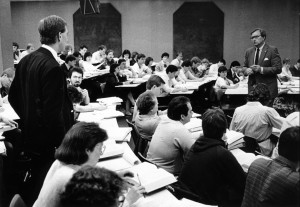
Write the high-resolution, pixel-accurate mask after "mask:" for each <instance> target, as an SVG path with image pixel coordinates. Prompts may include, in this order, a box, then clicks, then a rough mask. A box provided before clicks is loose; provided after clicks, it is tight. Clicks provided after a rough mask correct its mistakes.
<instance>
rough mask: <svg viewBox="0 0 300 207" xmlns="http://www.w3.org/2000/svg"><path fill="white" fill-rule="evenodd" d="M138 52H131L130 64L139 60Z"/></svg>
mask: <svg viewBox="0 0 300 207" xmlns="http://www.w3.org/2000/svg"><path fill="white" fill-rule="evenodd" d="M138 54H139V53H138V52H136V51H134V52H132V54H131V59H130V66H133V65H134V64H135V63H136V62H137V56H138Z"/></svg>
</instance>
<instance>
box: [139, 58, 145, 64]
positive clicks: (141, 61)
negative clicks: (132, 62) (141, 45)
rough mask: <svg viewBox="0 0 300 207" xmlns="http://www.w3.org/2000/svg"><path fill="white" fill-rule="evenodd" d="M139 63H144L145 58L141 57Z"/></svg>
mask: <svg viewBox="0 0 300 207" xmlns="http://www.w3.org/2000/svg"><path fill="white" fill-rule="evenodd" d="M138 63H139V64H140V65H141V64H144V63H145V58H143V57H142V58H140V59H138Z"/></svg>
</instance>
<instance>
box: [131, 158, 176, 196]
mask: <svg viewBox="0 0 300 207" xmlns="http://www.w3.org/2000/svg"><path fill="white" fill-rule="evenodd" d="M130 171H131V172H133V173H134V178H132V179H133V180H135V181H136V182H137V183H139V182H140V183H141V185H142V186H144V187H145V191H146V192H147V193H149V192H152V191H154V190H157V189H159V188H162V187H164V186H167V185H169V184H171V183H174V182H176V181H177V180H176V178H175V177H174V175H173V174H171V173H169V172H167V171H166V170H164V169H162V168H157V167H156V166H155V165H152V164H150V163H148V162H143V163H141V164H139V165H135V166H133V167H132V168H130ZM137 175H138V176H137ZM138 177H139V178H138Z"/></svg>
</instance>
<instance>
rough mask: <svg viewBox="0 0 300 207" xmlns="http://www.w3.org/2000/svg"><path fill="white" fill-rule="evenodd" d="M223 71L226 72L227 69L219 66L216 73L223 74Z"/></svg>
mask: <svg viewBox="0 0 300 207" xmlns="http://www.w3.org/2000/svg"><path fill="white" fill-rule="evenodd" d="M223 71H227V68H226V67H225V66H220V67H219V68H218V73H221V72H223Z"/></svg>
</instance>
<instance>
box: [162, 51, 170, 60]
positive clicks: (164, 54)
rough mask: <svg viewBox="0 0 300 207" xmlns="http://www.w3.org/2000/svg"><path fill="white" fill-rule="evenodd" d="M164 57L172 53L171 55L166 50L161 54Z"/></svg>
mask: <svg viewBox="0 0 300 207" xmlns="http://www.w3.org/2000/svg"><path fill="white" fill-rule="evenodd" d="M163 57H168V58H169V57H170V55H169V53H167V52H164V53H163V54H161V59H162V58H163Z"/></svg>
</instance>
